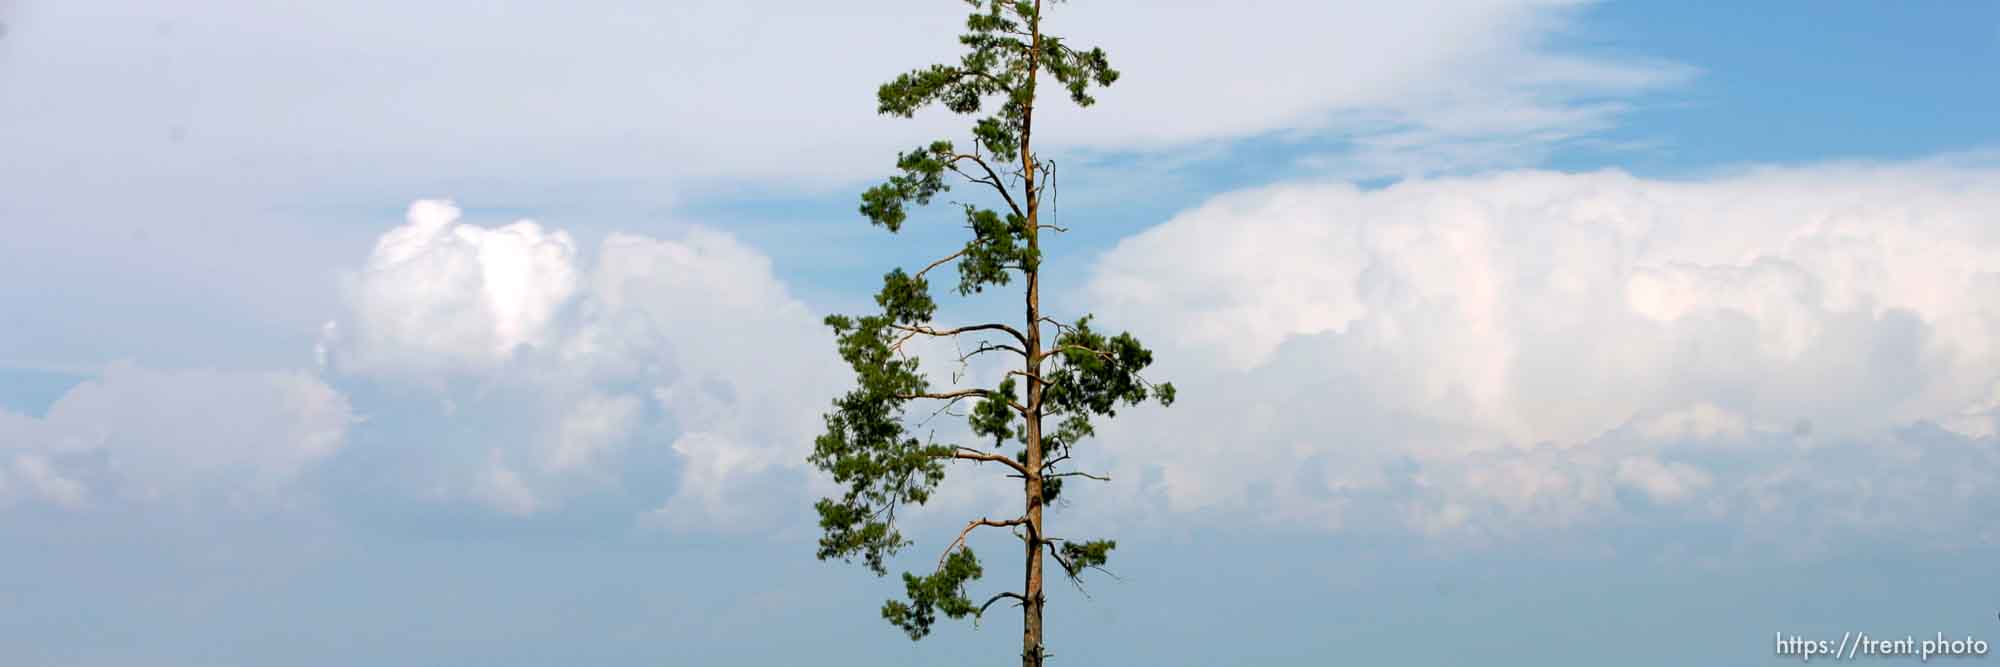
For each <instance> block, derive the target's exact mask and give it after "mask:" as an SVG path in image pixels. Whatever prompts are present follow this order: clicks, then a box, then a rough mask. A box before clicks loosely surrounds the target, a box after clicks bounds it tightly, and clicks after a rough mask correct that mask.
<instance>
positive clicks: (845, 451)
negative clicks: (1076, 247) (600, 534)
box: [810, 0, 1174, 667]
mask: <svg viewBox="0 0 2000 667" xmlns="http://www.w3.org/2000/svg"><path fill="white" fill-rule="evenodd" d="M1053 1H1054V0H1051V2H1053ZM966 2H967V4H969V5H972V6H973V8H974V9H973V12H972V14H971V15H970V17H969V18H967V20H966V31H965V33H964V34H962V35H961V36H960V37H959V42H960V43H961V44H962V45H964V47H965V48H966V53H965V54H964V55H963V56H962V57H961V58H960V59H959V61H958V64H956V65H932V66H930V67H927V68H923V69H917V70H914V71H911V72H909V73H906V74H903V75H901V76H898V77H896V78H895V79H894V80H892V81H890V82H888V83H886V84H883V85H882V86H881V88H880V89H879V90H878V91H877V99H878V101H879V104H880V106H879V108H878V111H879V112H880V113H882V114H885V115H895V116H900V117H904V118H908V117H910V116H912V115H913V114H914V113H916V112H917V111H918V110H920V109H923V108H925V107H928V106H931V105H934V104H935V105H942V106H943V107H944V108H946V109H948V110H950V111H952V112H954V113H957V114H962V115H968V116H978V115H979V114H981V112H982V109H985V108H987V107H989V106H997V109H995V110H994V111H993V112H992V113H990V114H987V115H984V116H981V117H978V118H977V120H976V121H974V122H973V124H972V128H971V143H970V145H969V146H968V147H966V148H965V149H961V148H960V147H959V145H957V144H954V143H953V142H951V141H942V140H941V141H935V142H932V143H930V144H928V145H924V146H919V147H917V148H915V149H914V150H911V151H909V152H906V153H902V154H900V155H898V156H897V159H896V169H897V171H898V172H900V173H898V174H897V175H895V176H892V177H890V178H889V179H888V181H887V182H885V183H883V184H881V185H878V186H875V187H873V188H870V189H869V190H867V191H866V192H865V193H863V194H862V196H861V213H862V214H863V215H865V216H866V217H867V218H868V221H869V222H870V223H872V224H873V225H876V226H879V227H882V228H885V229H887V230H889V231H890V232H892V233H893V232H897V231H899V230H900V229H901V228H902V226H903V223H904V222H905V221H906V218H907V213H908V209H909V207H911V206H912V205H917V206H922V205H926V204H929V203H930V201H931V200H932V198H934V197H936V196H937V195H938V194H939V193H941V192H944V191H946V190H949V189H950V186H951V184H953V183H961V184H968V185H970V186H972V187H975V188H977V189H978V190H979V191H982V192H988V193H989V194H990V195H995V197H994V202H993V203H994V205H995V206H997V207H998V208H983V207H979V206H975V205H971V204H958V206H960V207H962V208H963V209H964V216H965V226H966V228H967V229H968V230H969V231H970V232H971V235H970V236H971V238H970V239H969V240H967V241H966V243H965V245H964V247H962V248H959V249H958V250H957V251H956V252H952V253H951V254H949V255H946V256H944V257H943V258H940V259H938V260H937V261H934V262H931V263H930V264H928V265H927V266H925V267H924V268H922V269H920V270H918V271H916V272H915V273H909V272H906V271H904V270H903V269H901V268H897V269H895V270H892V271H890V272H889V273H888V274H887V275H885V276H884V277H883V281H882V289H881V291H880V292H879V293H878V294H876V296H875V302H876V303H877V304H878V305H879V306H880V307H881V309H882V310H881V312H880V313H878V314H872V315H864V316H844V315H833V316H829V317H827V318H826V323H827V325H828V326H831V327H832V328H833V330H834V332H835V334H836V336H837V339H838V348H839V352H840V356H841V358H842V359H845V360H846V361H847V363H848V364H849V365H851V366H852V367H853V369H854V374H855V383H856V386H855V387H854V389H853V390H851V391H849V392H847V393H846V394H845V395H843V396H841V397H839V398H837V399H835V400H834V401H833V410H832V411H831V412H829V413H827V414H826V415H825V420H826V433H825V434H824V435H821V436H819V437H818V438H817V439H816V440H815V442H814V447H813V454H812V456H811V458H810V461H811V462H812V463H813V465H815V466H816V467H818V468H819V469H820V470H823V471H826V472H827V473H829V474H831V475H832V477H833V479H834V481H836V482H837V483H839V484H841V485H842V486H843V487H844V488H845V491H844V493H843V494H842V495H841V496H839V497H837V498H826V499H822V500H820V501H819V502H818V504H817V505H816V509H817V510H818V512H819V517H820V527H821V529H822V535H821V537H820V541H819V553H818V555H819V558H820V559H821V560H826V559H832V558H839V559H841V560H844V561H850V562H851V561H853V560H854V559H857V558H858V559H860V560H861V561H862V562H863V563H864V564H865V565H866V566H867V567H868V569H869V570H871V571H873V572H874V573H875V574H876V575H877V576H882V575H886V574H887V571H888V570H887V568H888V561H889V559H890V558H891V557H892V556H894V555H895V554H896V553H898V552H899V551H900V550H901V549H902V548H903V547H905V546H909V545H910V544H911V542H910V541H909V540H907V539H905V538H904V537H903V534H902V533H901V532H900V530H899V529H898V526H897V524H896V511H897V508H899V507H902V506H907V505H909V504H912V503H914V504H923V503H924V502H925V501H926V500H928V499H929V498H931V496H932V494H933V493H934V492H935V491H936V489H937V488H938V485H939V484H941V483H943V482H944V480H945V469H946V466H947V465H948V464H960V465H965V466H967V467H969V468H971V469H973V470H977V471H990V472H996V473H1001V474H1005V475H1007V476H1008V477H1011V478H1016V479H1020V480H1021V493H1022V500H1023V512H1022V513H1021V515H1020V516H1016V517H1011V518H1005V519H991V518H981V519H977V520H973V521H970V522H968V523H966V524H965V528H964V529H963V530H961V531H959V532H958V535H957V537H956V539H954V540H952V541H951V542H950V543H949V544H948V545H947V546H946V547H945V550H944V552H943V554H942V555H941V556H940V557H939V559H938V561H937V565H936V567H935V568H927V569H930V571H929V572H928V573H921V574H920V573H905V574H904V575H903V583H904V587H905V589H906V590H905V592H906V598H905V599H898V600H890V601H888V602H886V603H885V604H883V606H882V616H883V618H885V619H886V620H888V621H889V622H890V623H892V624H894V625H896V626H897V627H899V628H901V629H902V630H903V631H904V632H906V633H907V634H908V635H909V636H910V638H911V639H913V640H915V639H922V638H923V637H924V636H925V635H927V634H929V633H930V630H931V626H932V624H933V623H934V622H935V621H936V619H937V616H938V614H943V615H945V616H946V617H949V618H954V619H962V618H965V617H968V616H970V617H973V618H974V619H977V618H978V617H979V616H980V615H982V614H984V613H985V612H986V611H987V610H988V609H989V608H991V607H992V606H993V605H994V604H995V603H997V602H1000V601H1002V600H1010V601H1012V602H1013V603H1014V604H1015V605H1016V606H1018V607H1019V608H1020V609H1021V614H1022V635H1021V644H1022V649H1021V664H1022V665H1024V666H1025V667H1034V666H1038V665H1041V664H1042V660H1043V658H1044V656H1045V655H1046V653H1045V651H1044V649H1043V643H1042V641H1043V638H1042V610H1043V606H1044V604H1045V602H1046V598H1045V596H1044V595H1043V592H1042V590H1043V582H1044V576H1043V563H1044V558H1043V556H1044V553H1046V554H1047V556H1048V557H1049V558H1050V559H1053V560H1054V561H1055V563H1056V564H1057V565H1058V566H1060V567H1061V568H1062V572H1063V574H1064V575H1065V576H1068V577H1070V578H1071V579H1072V580H1074V579H1076V578H1078V577H1080V576H1081V575H1082V574H1083V573H1084V571H1085V570H1088V569H1091V568H1101V567H1102V566H1103V565H1105V564H1106V562H1107V561H1108V560H1109V557H1110V553H1111V551H1112V549H1113V548H1114V547H1116V546H1117V543H1116V542H1114V541H1112V540H1109V539H1088V540H1075V539H1065V538H1061V537H1056V536H1053V535H1051V534H1050V533H1049V532H1048V524H1047V521H1046V516H1045V515H1044V512H1043V510H1044V508H1045V507H1046V506H1047V505H1048V504H1049V503H1050V502H1052V501H1054V500H1056V499H1057V498H1058V497H1059V496H1060V495H1061V493H1062V489H1063V482H1064V481H1065V480H1069V479H1072V478H1082V479H1091V480H1100V481H1106V482H1108V481H1110V479H1109V478H1108V477H1105V476H1101V475H1093V474H1089V473H1084V472H1080V471H1077V470H1076V469H1075V468H1074V462H1075V459H1074V458H1072V456H1073V454H1074V453H1075V452H1076V451H1077V448H1078V446H1079V445H1081V444H1082V442H1083V441H1084V439H1085V438H1088V437H1090V436H1091V435H1092V434H1093V433H1094V429H1093V425H1094V423H1095V421H1094V420H1095V419H1097V418H1111V417H1115V416H1116V415H1117V409H1118V407H1119V406H1121V405H1137V404H1139V403H1141V402H1145V401H1149V400H1154V401H1158V402H1159V403H1160V404H1162V405H1168V404H1171V403H1172V402H1173V398H1174V388H1173V385H1171V384H1167V383H1160V384H1154V383H1152V382H1149V381H1147V380H1146V379H1145V378H1144V377H1142V376H1141V375H1140V371H1142V370H1143V369H1145V368H1146V367H1147V366H1148V365H1150V364H1151V363H1152V360H1153V355H1152V352H1151V351H1149V350H1147V349H1146V348H1145V347H1144V346H1143V345H1141V344H1140V343H1139V341H1138V340H1137V339H1135V338H1133V337H1132V336H1131V335H1130V334H1129V333H1120V334H1117V335H1115V336H1114V335H1107V334H1106V333H1102V332H1100V331H1099V330H1098V329H1096V328H1095V327H1093V326H1092V323H1091V318H1090V316H1088V315H1085V316H1083V317H1080V318H1077V319H1076V320H1074V321H1071V322H1065V321H1063V320H1060V319H1057V318H1055V317H1051V316H1049V315H1047V314H1045V313H1044V312H1043V310H1042V305H1041V288H1042V285H1041V268H1042V267H1041V260H1042V241H1043V233H1044V232H1051V233H1056V232H1062V231H1067V230H1064V229H1062V228H1059V227H1056V226H1054V225H1049V224H1043V223H1042V222H1041V216H1040V210H1041V207H1042V202H1043V190H1044V188H1045V187H1046V183H1047V180H1048V179H1047V176H1048V174H1049V167H1050V165H1049V162H1047V161H1046V160H1043V159H1042V158H1041V157H1040V156H1039V155H1038V154H1037V153H1036V152H1035V149H1034V144H1033V141H1032V140H1033V136H1034V134H1033V130H1034V119H1035V103H1036V91H1037V89H1038V87H1039V85H1040V84H1042V83H1047V82H1049V80H1051V79H1053V81H1054V83H1056V84H1057V85H1060V86H1061V87H1062V89H1063V90H1064V91H1065V92H1067V93H1068V97H1069V98H1070V100H1071V101H1072V102H1074V103H1075V104H1077V105H1080V106H1085V107H1087V106H1090V105H1091V104H1092V103H1093V102H1094V101H1095V100H1094V99H1093V98H1092V96H1091V89H1092V88H1093V87H1100V88H1101V87H1105V86H1109V85H1111V84H1112V82H1114V81H1117V80H1118V72H1117V71H1116V70H1114V69H1112V68H1111V65H1110V62H1109V60H1108V59H1107V58H1106V56H1105V53H1104V51H1103V49H1098V48H1091V49H1088V50H1085V49H1078V48H1074V47H1071V46H1070V45H1069V43H1068V42H1066V41H1064V40H1063V39H1061V38H1058V37H1056V36H1053V35H1048V34H1045V33H1043V30H1042V28H1043V26H1042V18H1043V14H1042V12H1043V7H1042V1H1041V0H1033V1H1028V0H1007V1H1003V0H966ZM954 263H955V264H956V266H957V269H958V284H957V285H956V286H955V291H956V292H957V293H958V295H959V296H960V297H968V296H972V295H974V294H979V293H982V292H984V291H986V290H987V289H989V288H993V289H995V290H996V291H999V290H1000V289H1001V288H1011V289H1019V290H1020V293H1021V295H1022V303H1023V305H1024V306H1025V314H1024V318H1023V319H1022V320H1021V322H1020V324H1019V325H1018V326H1015V325H1009V324H1006V323H1000V322H992V323H984V324H969V325H963V326H943V325H939V324H937V323H935V322H934V321H933V315H935V313H936V311H937V302H936V301H935V300H934V298H933V296H932V293H931V283H930V277H931V275H932V271H934V270H936V269H938V268H939V267H942V266H944V265H946V264H954ZM1017 278H1018V279H1019V283H1016V282H1015V280H1016V279H1017ZM961 336H976V337H980V340H979V342H978V343H977V345H976V346H975V347H973V348H972V349H971V351H969V352H965V353H963V354H962V355H961V356H960V358H959V362H961V363H964V362H967V361H968V360H969V359H970V358H972V357H976V356H979V355H984V354H1002V355H1013V356H1014V357H1015V358H1017V359H1018V360H1019V362H1020V364H1021V365H1020V367H1019V370H1009V371H1007V373H1006V375H1005V377H1004V379H1003V380H1001V381H1000V382H999V383H998V385H997V386H994V387H970V388H958V389H940V388H933V387H932V386H930V383H929V382H928V381H927V380H926V378H925V377H924V376H923V375H922V374H921V373H920V372H919V369H918V360H917V359H915V358H913V357H911V356H909V355H908V354H906V353H905V351H904V346H905V345H906V344H907V343H909V342H910V341H911V340H914V339H917V338H920V337H922V338H956V337H961ZM996 339H997V340H998V342H994V341H995V340H996ZM960 349H964V348H963V347H961V348H960ZM913 401H924V402H927V403H932V404H936V403H938V402H942V403H943V404H944V405H943V406H941V407H940V408H939V409H943V408H949V407H952V406H953V405H957V404H960V403H966V404H968V405H969V406H970V407H969V409H968V410H966V411H965V413H964V414H965V416H966V419H967V422H968V424H969V426H970V427H971V432H972V434H973V437H974V438H978V439H979V440H978V441H976V442H977V446H975V445H973V444H940V443H938V442H936V441H934V440H931V439H929V438H925V439H919V438H917V437H916V436H915V434H914V433H913V432H912V428H911V424H909V423H908V422H907V421H906V420H905V416H906V413H905V410H906V406H908V405H909V404H910V403H911V402H913ZM1050 424H1053V428H1049V425H1050ZM988 439H990V442H988V441H987V440H988ZM1010 443H1012V444H1013V445H1015V446H1016V447H1017V449H1016V450H1015V451H1014V452H1013V453H1012V455H1011V456H1008V455H1006V454H1004V453H1003V452H1004V451H1005V450H1004V448H1005V447H1007V446H1008V445H1009V444H1010ZM958 479H959V478H958V477H954V481H957V480H958ZM979 528H995V529H1008V530H1011V531H1012V532H1013V533H1014V535H1015V536H1016V537H1018V538H1019V539H1020V540H1021V542H1022V544H1023V545H1024V550H1023V553H1024V556H1025V566H1024V569H1025V571H1024V572H1023V583H1022V588H1021V589H1020V590H1018V591H1001V592H998V593H995V594H993V595H991V596H990V597H987V598H986V599H985V600H984V601H983V602H978V603H975V602H974V598H973V597H972V594H971V593H969V591H968V586H969V585H970V584H971V583H972V582H973V581H975V580H977V579H979V578H980V577H981V575H983V574H984V573H985V569H984V567H983V566H982V564H981V562H980V560H979V558H978V557H977V556H975V555H974V554H973V551H972V549H971V548H970V547H969V546H967V544H966V538H967V536H968V535H970V534H971V533H972V532H973V531H975V530H977V529H979Z"/></svg>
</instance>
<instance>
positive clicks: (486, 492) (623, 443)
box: [322, 201, 838, 525]
mask: <svg viewBox="0 0 2000 667" xmlns="http://www.w3.org/2000/svg"><path fill="white" fill-rule="evenodd" d="M410 211H411V213H410V216H409V220H408V222H407V223H406V224H405V225H403V226H401V227H398V228H396V229H393V230H391V231H389V232H388V233H386V234H384V235H383V237H382V240H381V242H379V243H378V244H376V246H375V250H374V252H373V253H372V254H371V255H370V257H369V258H368V260H367V261H366V263H365V264H364V267H365V268H364V269H362V270H361V271H359V272H357V273H356V276H357V278H356V279H355V280H353V281H352V282H351V283H350V284H351V285H353V289H350V291H349V299H348V314H347V316H345V317H344V318H343V319H342V320H340V321H338V322H337V323H336V324H334V325H331V326H330V327H329V332H331V333H330V335H329V336H328V337H327V338H326V340H325V341H324V342H323V344H322V356H323V358H325V359H327V360H328V365H329V366H330V367H331V368H333V369H335V370H336V371H338V372H341V373H345V374H348V375H350V376H356V377H360V378H367V379H372V380H376V381H382V382H386V383H389V384H392V385H397V384H414V385H418V386H422V387H428V388H430V389H431V390H434V391H437V392H442V393H443V396H442V397H441V398H443V400H445V401H446V402H447V404H449V405H451V406H453V410H452V411H451V413H452V414H450V415H447V418H448V419H450V420H453V421H456V422H460V423H473V422H480V421H493V422H495V423H501V422H504V423H507V424H509V425H510V426H509V427H508V428H506V429H505V432H504V433H499V434H497V436H498V437H497V440H498V442H497V445H495V446H494V447H478V448H466V449H467V451H464V452H461V454H462V456H460V460H457V461H456V462H455V463H453V464H451V465H455V466H457V467H458V468H459V469H461V470H463V471H468V472H466V473H465V474H462V475H447V477H454V478H455V479H457V480H458V481H456V482H450V481H446V482H445V483H448V484H456V485H457V486H458V488H457V489H456V493H457V494H459V495H461V496H463V497H469V498H473V499H477V500H479V501H481V502H484V503H486V504H488V505H490V506H492V507H495V508H497V509H500V510H502V511H504V512H508V513H512V514H518V515H527V514H533V513H537V512H541V511H544V510H548V509H551V508H555V507H559V506H560V505H561V504H562V501H563V499H564V498H566V497H569V496H574V495H578V494H583V493H588V492H590V491H594V490H603V489H605V488H606V486H605V485H606V484H607V483H615V482H616V481H618V480H619V479H621V478H622V476H623V475H624V473H623V472H622V471H621V470H620V467H621V463H623V462H625V461H627V460H629V459H627V458H626V457H628V456H636V455H639V454H642V453H643V452H635V451H634V447H635V445H639V444H649V445H651V444H656V445H665V450H666V451H671V452H673V453H674V455H675V458H673V459H672V460H675V461H677V462H678V463H679V470H678V471H677V473H676V474H675V476H674V479H675V481H676V484H677V486H676V488H675V489H674V490H672V492H671V493H669V494H665V495H662V496H661V498H664V504H665V510H666V514H667V515H670V517H669V518H670V519H671V522H674V523H686V524H690V525H712V524H714V523H716V522H718V521H722V520H723V519H724V518H728V517H739V518H740V517H746V516H748V517H753V518H754V517H756V516H762V515H760V514H759V513H757V512H749V511H747V510H746V509H745V506H746V505H750V504H756V503H762V502H771V501H772V500H773V499H768V498H758V497H757V495H756V494H746V493H741V492H740V489H741V488H742V486H743V485H744V484H748V483H751V482H754V481H755V480H757V479H759V478H760V477H762V476H766V475H769V474H775V473H782V472H784V471H788V470H789V471H792V472H794V473H796V471H797V469H798V468H800V467H801V466H802V465H803V463H804V458H805V452H806V449H807V448H808V447H809V446H810V442H811V438H812V434H813V432H814V430H815V429H816V428H817V425H818V424H817V413H818V410H819V409H820V408H822V407H823V406H824V405H825V401H826V400H827V399H828V397H830V396H832V395H833V391H834V389H833V384H832V383H833V381H834V380H835V379H836V378H837V377H838V375H837V372H836V369H837V359H836V358H835V357H834V355H833V354H832V352H831V350H830V349H829V348H828V346H827V340H826V338H825V336H824V331H825V327H824V326H822V325H821V324H820V323H819V321H818V318H817V317H815V316H813V315H812V314H811V313H810V312H809V311H808V310H807V309H806V307H805V305H804V304H802V303H800V302H799V301H797V300H796V299H794V298H793V297H791V296H790V294H789V292H788V291H787V290H786V288H785V286H784V285H783V284H782V283H781V282H779V281H778V280H777V279H776V277H774V276H773V274H772V271H771V265H770V261H769V260H768V259H767V258H766V257H765V256H763V255H762V254H761V253H759V252H757V251H756V250H754V249H752V248H750V247H748V246H745V245H743V244H742V243H740V242H738V241H736V240H735V239H734V238H733V237H731V236H729V235H727V234H724V233H721V232H717V231H713V230H708V229H702V228H695V229H692V230H690V231H688V232H687V233H686V234H685V236H683V237H682V238H678V239H671V240H662V239H654V238H649V237H645V236H638V235H632V234H612V235H610V236H608V237H606V238H605V239H604V240H603V242H602V244H601V245H600V246H599V247H598V249H597V252H596V254H595V256H594V258H593V260H594V261H593V262H591V263H589V264H585V263H584V262H583V261H582V260H581V259H580V258H579V257H578V255H577V253H575V252H574V250H573V247H574V244H573V243H572V241H571V240H570V237H569V236H568V235H567V234H566V233H565V232H563V231H560V230H557V231H544V230H543V229H542V228H541V227H540V226H538V225H536V224H534V223H532V222H517V223H513V224H511V225H507V226H504V227H499V228H484V227H480V226H477V225H470V224H465V223H461V222H459V221H458V212H457V210H456V209H455V208H453V207H451V206H450V205H448V204H445V203H443V202H436V201H420V202H417V203H416V204H414V205H413V206H411V208H410ZM460 378H466V379H470V380H472V385H471V386H465V385H464V383H457V384H454V380H455V379H460ZM474 435H475V436H476V437H478V438H480V439H482V440H494V439H495V436H496V434H495V433H492V432H488V431H478V432H476V433H475V434H474ZM764 518H768V516H765V517H764Z"/></svg>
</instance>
